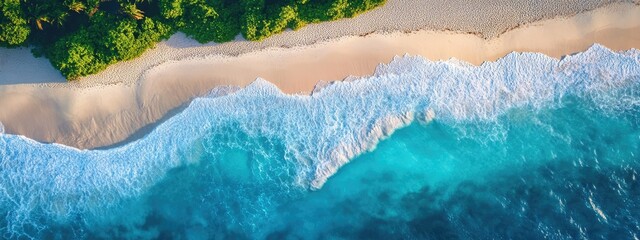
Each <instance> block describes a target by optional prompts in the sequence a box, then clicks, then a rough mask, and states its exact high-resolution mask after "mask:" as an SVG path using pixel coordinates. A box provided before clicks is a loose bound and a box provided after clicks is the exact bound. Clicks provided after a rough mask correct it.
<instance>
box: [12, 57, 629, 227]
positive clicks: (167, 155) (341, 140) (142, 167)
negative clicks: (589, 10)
mask: <svg viewBox="0 0 640 240" xmlns="http://www.w3.org/2000/svg"><path fill="white" fill-rule="evenodd" d="M639 76H640V51H638V50H630V51H627V52H622V53H614V52H612V51H610V50H609V49H606V48H605V47H602V46H600V45H594V46H593V47H591V48H590V49H589V50H588V51H586V52H583V53H579V54H576V55H573V56H568V57H566V58H564V59H562V60H557V59H554V58H550V57H547V56H545V55H542V54H535V53H512V54H509V55H507V56H505V57H504V58H502V59H500V60H498V61H496V62H487V63H484V64H482V65H481V66H472V65H470V64H467V63H464V62H461V61H458V60H449V61H443V62H433V61H429V60H426V59H424V58H422V57H418V56H414V57H412V56H405V57H396V58H395V59H394V60H393V61H392V62H391V63H390V64H388V65H381V66H379V67H378V68H377V70H376V71H375V73H374V74H373V75H372V76H370V77H366V78H362V79H358V80H354V81H349V82H335V83H332V84H329V85H327V86H325V87H324V88H322V89H321V90H318V91H316V92H314V93H313V94H312V95H311V96H302V95H286V94H283V93H282V92H281V91H280V90H279V89H278V88H277V87H276V86H274V85H273V84H271V83H269V82H267V81H266V80H263V79H258V80H256V81H255V82H254V83H253V84H251V85H250V86H248V87H246V88H244V89H235V88H225V89H219V90H215V91H213V92H212V93H211V94H210V95H209V96H207V97H202V98H197V99H195V100H194V101H193V102H192V103H191V104H190V105H189V107H187V108H186V109H185V110H184V111H183V112H182V113H180V114H178V115H176V116H174V117H172V118H170V119H168V120H167V121H166V122H164V123H162V124H160V125H159V126H158V127H157V128H156V129H155V130H154V131H153V132H151V133H150V134H148V135H147V136H146V137H144V138H142V139H140V140H137V141H134V142H131V143H129V144H127V145H124V146H121V147H118V148H113V149H107V150H79V149H75V148H71V147H66V146H62V145H58V144H42V143H38V142H36V141H33V140H30V139H28V138H25V137H22V136H16V135H9V134H3V135H0V170H1V171H0V209H2V212H3V213H6V214H5V216H6V219H5V220H6V222H7V226H6V227H7V230H8V232H11V233H18V232H21V231H23V230H24V229H25V228H28V227H35V228H37V227H39V226H40V225H39V223H38V221H40V220H38V219H42V218H44V219H49V220H51V221H55V222H59V223H64V222H65V221H73V220H74V219H77V218H78V217H80V218H82V219H84V220H83V221H85V222H89V221H106V220H104V219H100V217H101V216H104V215H105V213H108V211H110V210H111V209H114V208H117V207H118V206H119V204H121V202H122V201H126V200H127V199H131V198H135V197H136V196H139V195H141V194H144V193H145V191H147V190H148V189H149V188H150V187H152V186H153V185H154V184H156V183H157V182H158V181H160V180H161V179H162V178H163V176H164V175H165V174H166V173H167V172H168V171H169V170H171V169H173V168H176V167H179V166H183V165H186V164H191V163H194V162H197V161H198V159H199V158H198V157H197V155H198V154H199V152H201V151H203V150H202V144H203V143H202V140H203V139H204V138H206V136H211V134H213V135H216V136H229V135H230V134H229V133H226V132H224V131H228V129H229V127H230V126H232V127H233V128H232V129H234V130H235V131H242V132H243V133H244V134H246V135H247V136H250V137H256V138H265V139H273V140H274V141H278V142H280V143H282V144H283V145H284V149H283V150H282V151H284V152H285V153H284V154H283V156H284V158H285V159H284V160H285V161H286V162H287V163H290V164H292V165H293V166H294V168H295V175H296V177H295V181H293V182H292V183H290V184H291V185H292V186H296V187H300V188H303V189H317V188H320V187H322V185H323V184H324V183H325V181H326V180H327V179H328V178H329V177H330V176H331V175H333V174H334V173H335V172H336V171H337V170H338V168H340V167H341V166H343V165H344V164H346V163H347V162H348V161H349V160H350V159H352V158H354V157H356V156H357V155H359V154H361V153H363V152H365V151H369V150H371V149H373V148H374V147H375V146H376V144H377V143H378V142H379V141H380V140H381V139H382V138H384V137H385V136H388V135H389V134H391V133H392V132H393V131H394V130H396V129H398V128H400V127H402V126H405V125H407V124H409V123H411V122H413V121H415V120H423V121H429V120H431V119H434V118H435V119H438V120H442V121H452V122H458V121H460V122H469V121H492V119H495V118H496V117H497V116H499V115H500V114H501V113H504V112H505V111H507V110H509V109H511V108H514V107H519V106H531V107H533V109H535V108H539V107H542V106H548V105H549V104H554V103H555V102H558V101H560V100H561V99H562V97H563V96H565V95H567V94H575V95H594V96H598V95H600V93H603V92H608V91H612V90H616V89H622V88H625V87H628V86H632V85H634V84H638V83H637V79H638V77H639ZM602 104H607V103H602ZM220 141H227V142H228V143H226V144H227V145H233V146H235V147H239V148H243V147H245V148H250V147H249V146H244V145H243V142H242V140H238V139H235V140H234V139H228V138H227V139H225V140H220ZM219 146H224V144H222V145H219ZM247 150H248V151H251V149H247ZM204 151H216V150H215V149H207V148H206V149H205V150H204ZM107 215H108V214H107ZM5 237H6V236H5Z"/></svg>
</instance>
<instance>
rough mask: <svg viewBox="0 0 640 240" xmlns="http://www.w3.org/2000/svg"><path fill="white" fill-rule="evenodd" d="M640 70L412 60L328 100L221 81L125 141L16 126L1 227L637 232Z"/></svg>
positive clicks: (274, 232) (475, 234)
mask: <svg viewBox="0 0 640 240" xmlns="http://www.w3.org/2000/svg"><path fill="white" fill-rule="evenodd" d="M639 76H640V53H639V52H638V51H630V52H626V53H612V52H610V51H609V50H608V49H605V48H602V47H600V46H595V47H593V48H592V49H590V50H589V51H587V52H585V53H583V54H578V55H576V56H572V57H568V58H566V59H564V60H562V61H558V60H554V59H551V58H548V57H545V56H542V55H539V54H511V55H509V56H507V57H505V58H504V59H502V60H500V61H498V62H496V63H488V64H485V65H483V66H481V67H473V66H469V65H467V64H465V63H461V62H457V61H449V62H429V61H427V60H424V59H422V58H419V57H408V58H399V59H396V60H395V61H394V62H393V63H391V64H390V65H388V66H382V67H380V68H379V69H378V70H377V71H376V75H375V76H373V77H370V78H368V79H362V80H357V81H355V82H349V83H338V84H334V85H331V86H328V87H326V88H325V89H323V90H322V91H320V92H318V93H316V94H314V95H313V96H312V97H305V96H287V95H283V94H282V93H280V92H279V91H278V90H277V89H275V88H274V87H273V86H272V85H270V84H268V83H266V82H264V81H258V82H257V83H255V84H253V85H252V86H250V87H249V88H247V89H243V90H238V91H236V92H235V93H230V94H228V92H229V91H223V92H225V93H224V94H222V93H221V92H217V93H214V94H212V96H211V97H209V98H201V99H197V100H195V101H194V102H193V103H192V104H191V105H190V106H189V107H188V108H187V109H186V110H185V111H184V112H183V113H181V114H178V115H177V116H175V117H173V118H171V119H169V120H168V121H167V122H165V123H163V124H161V125H160V126H159V127H158V128H157V129H156V130H154V131H153V132H152V133H151V134H149V135H148V136H147V137H145V138H143V139H141V140H139V141H136V142H132V143H130V144H127V145H126V146H123V147H119V148H114V149H108V150H100V151H86V150H77V149H73V148H69V147H65V146H61V145H55V144H53V145H51V144H49V145H46V144H40V143H36V142H33V141H31V140H29V139H26V138H24V137H20V136H13V135H7V134H4V135H0V156H1V157H2V158H1V160H2V161H1V165H0V170H1V171H2V174H1V175H0V193H1V195H0V211H2V213H3V214H2V215H3V216H5V217H4V218H3V219H2V221H1V222H0V226H3V227H2V228H1V229H0V231H1V232H2V234H3V237H13V238H18V237H35V238H49V239H51V238H53V239H55V238H58V239H69V238H107V239H112V238H133V239H141V238H175V239H219V238H233V239H242V238H248V239H263V238H271V239H298V238H302V239H318V238H322V239H325V238H337V239H341V238H365V239H389V238H392V239H393V238H403V239H425V238H426V239H429V238H433V239H451V238H462V239H468V238H476V239H477V238H479V239H485V238H554V239H565V238H611V239H634V238H637V237H638V235H640V234H639V232H640V223H639V221H640V219H639V218H638V217H637V215H638V214H637V213H638V212H640V201H639V200H638V196H640V183H639V182H638V179H637V178H638V177H640V176H638V171H639V170H640V161H639V160H638V157H636V156H639V155H640V128H639V126H638V123H640V121H639V120H640V114H639V113H640V92H639V91H638V90H640V78H639ZM225 94H228V95H225ZM396 129H398V130H397V131H395V130H396ZM394 131H395V132H394ZM338 169H339V170H338Z"/></svg>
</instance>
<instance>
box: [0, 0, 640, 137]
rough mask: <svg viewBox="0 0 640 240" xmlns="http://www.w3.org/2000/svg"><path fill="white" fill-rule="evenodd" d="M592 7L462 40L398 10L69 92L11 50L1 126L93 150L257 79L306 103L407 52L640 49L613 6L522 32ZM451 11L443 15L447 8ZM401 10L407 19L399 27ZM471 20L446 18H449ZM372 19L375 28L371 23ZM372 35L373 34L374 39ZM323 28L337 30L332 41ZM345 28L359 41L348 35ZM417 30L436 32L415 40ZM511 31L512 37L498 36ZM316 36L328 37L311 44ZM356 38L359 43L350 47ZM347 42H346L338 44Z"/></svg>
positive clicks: (195, 48) (2, 73)
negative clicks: (313, 94) (306, 97)
mask: <svg viewBox="0 0 640 240" xmlns="http://www.w3.org/2000/svg"><path fill="white" fill-rule="evenodd" d="M406 2H412V1H406ZM413 2H421V1H413ZM434 2H436V3H439V1H434ZM523 2H525V1H523ZM555 2H564V1H555ZM585 2H589V4H587V3H581V4H582V5H580V6H578V8H574V7H570V6H572V5H570V4H564V3H555V5H554V3H550V4H549V5H548V6H549V7H550V8H553V9H555V10H554V11H551V10H548V11H546V12H545V11H540V12H541V14H537V15H536V14H524V15H522V16H519V17H517V18H515V17H511V18H509V16H506V15H500V14H498V15H496V16H494V17H490V18H487V19H488V20H486V21H484V22H483V21H479V20H477V21H476V20H474V18H476V17H478V16H483V15H482V14H480V15H476V16H474V18H468V19H466V18H465V19H461V20H459V21H457V22H456V23H458V25H450V26H451V27H449V29H456V30H459V31H457V32H454V31H433V30H428V29H446V28H443V27H438V26H440V25H437V24H436V23H437V22H438V21H437V19H438V18H437V17H434V18H429V19H420V18H418V20H415V19H414V20H411V19H405V20H402V19H404V18H407V16H409V17H414V18H415V17H417V16H420V15H419V14H420V13H422V14H426V13H429V12H428V11H435V10H434V9H433V8H436V7H437V6H440V5H437V4H435V3H434V6H436V7H434V6H426V5H425V4H419V3H400V2H399V1H391V2H390V3H389V4H390V5H389V6H385V8H381V9H378V10H375V11H373V12H371V13H369V14H365V15H363V16H362V17H359V18H356V19H350V20H345V21H338V22H335V23H328V24H320V25H313V26H311V27H309V28H304V29H302V31H299V32H288V33H285V34H282V35H278V36H276V37H274V38H270V39H268V40H267V41H265V42H260V43H251V42H245V41H238V42H233V43H229V44H209V45H198V44H195V43H194V42H193V41H191V40H188V39H186V38H185V37H184V36H183V35H180V34H178V35H176V36H174V37H172V38H171V39H170V40H169V41H166V42H163V43H161V44H159V45H158V47H157V48H156V49H155V50H153V51H149V52H147V53H145V54H144V55H143V56H142V57H141V58H139V59H136V60H133V61H130V62H125V63H120V64H117V65H116V66H114V67H111V68H109V69H108V70H107V71H105V72H104V73H101V74H97V75H94V76H91V77H88V78H86V79H83V80H82V81H81V82H79V83H75V84H67V83H62V82H63V81H64V79H62V77H61V76H60V74H59V73H57V72H56V71H55V69H53V68H52V67H51V66H50V64H48V62H47V60H46V59H36V58H33V57H29V55H28V50H25V49H14V50H6V49H4V50H2V51H0V122H2V123H3V125H4V126H5V129H6V132H7V133H14V134H21V135H25V136H27V137H30V138H34V139H36V140H39V141H44V142H58V143H62V144H65V145H70V146H75V147H79V148H95V147H102V146H109V145H112V144H115V143H119V142H122V141H124V140H127V139H133V138H135V137H137V136H139V135H141V134H144V133H145V132H147V131H149V129H151V128H152V124H151V123H154V122H157V121H158V120H159V119H161V118H162V117H166V116H167V114H168V113H170V112H171V111H173V112H176V111H177V110H179V109H180V108H181V106H184V105H185V104H187V103H188V102H189V101H190V100H191V99H192V98H194V97H196V96H200V95H202V94H205V93H207V92H209V91H210V90H211V89H212V88H215V87H216V86H221V85H237V86H245V85H247V84H249V83H250V82H252V81H253V80H255V78H257V77H262V78H265V79H267V80H269V81H272V82H273V83H275V84H276V85H277V86H278V87H280V88H281V89H282V90H283V91H284V92H287V93H308V92H310V91H311V90H312V89H313V87H314V85H315V84H316V83H317V82H318V81H322V80H324V81H332V80H339V79H343V78H345V77H347V76H350V75H354V76H362V75H368V74H371V73H372V72H373V70H374V69H375V67H376V66H377V65H378V64H380V63H386V62H389V61H390V60H391V59H392V58H393V57H394V56H396V55H403V54H406V53H408V54H412V55H421V56H424V57H427V58H429V59H432V60H443V59H449V58H451V57H455V58H458V59H462V60H465V61H469V62H471V63H473V64H480V63H482V62H483V61H493V60H496V59H498V58H500V57H502V56H504V55H505V54H507V53H509V52H512V51H533V52H542V53H545V54H547V55H550V56H553V57H561V56H563V55H567V54H571V53H574V52H578V51H582V50H585V49H587V48H588V47H589V46H591V45H592V44H593V43H600V44H603V45H605V46H607V47H609V48H611V49H614V50H626V49H630V48H640V6H638V5H637V3H636V4H633V3H630V2H628V3H616V4H611V5H607V6H606V7H602V8H598V9H596V10H594V11H588V12H582V13H579V14H577V15H574V16H571V17H560V18H554V19H550V20H543V21H538V22H534V23H531V24H526V25H523V23H525V22H530V21H533V20H536V19H540V18H546V17H549V16H548V14H549V12H552V13H554V14H555V15H558V14H559V15H564V14H570V13H575V12H581V11H584V10H585V9H590V8H594V7H598V6H601V5H602V4H604V3H606V2H608V1H592V2H590V1H585ZM444 3H445V2H442V3H441V6H440V7H445V6H448V5H446V4H444ZM414 4H417V5H420V6H417V5H416V6H414ZM452 5H455V4H452ZM461 5H464V6H467V7H468V6H469V5H472V4H467V5H465V4H461ZM479 5H482V4H479ZM565 5H566V6H565ZM506 6H507V7H508V8H514V9H515V8H516V7H518V8H517V9H521V8H522V9H527V6H529V7H530V6H533V5H532V4H527V3H522V2H521V3H520V4H519V5H518V4H515V5H513V4H512V5H509V4H507V5H506ZM545 6H547V5H545ZM563 6H564V8H563ZM420 7H422V8H420ZM494 7H495V6H494ZM416 9H417V10H416ZM558 9H560V10H558ZM403 10H404V11H407V12H408V14H404V15H402V16H395V18H394V17H392V16H391V15H392V14H394V13H395V14H397V13H398V12H400V11H403ZM440 10H442V9H440ZM463 10H464V9H463ZM463 10H460V9H448V11H450V12H451V14H452V16H455V15H456V14H457V13H458V12H459V11H463ZM425 11H426V12H425ZM466 11H467V13H468V12H469V11H470V10H469V9H467V10H466ZM487 11H489V10H487ZM518 11H520V10H518ZM518 11H516V10H513V11H506V12H507V13H508V14H514V13H517V12H518ZM478 12H482V11H478ZM493 12H495V10H494V11H493ZM534 12H535V11H534ZM508 14H507V15H508ZM386 15H390V16H389V18H390V19H395V21H396V22H394V24H387V25H385V24H384V21H382V23H381V21H379V20H373V19H375V18H378V17H381V16H386ZM425 16H426V15H425ZM495 17H503V18H504V19H507V20H509V21H506V20H505V21H503V22H507V23H509V24H498V25H491V24H492V23H493V21H498V20H500V19H498V20H496V19H495ZM423 18H424V17H423ZM434 19H436V20H434ZM368 20H370V21H372V22H371V23H370V24H369V23H367V22H366V21H368ZM360 21H364V22H360ZM387 21H390V20H388V19H387ZM411 21H413V22H411ZM416 22H417V23H416ZM418 23H419V24H418ZM345 24H347V25H349V24H353V25H354V26H355V27H354V26H344V25H345ZM358 24H360V25H358ZM411 24H413V25H411ZM465 24H466V25H465ZM473 24H480V25H473ZM481 25H482V26H481ZM359 26H365V27H359ZM369 26H373V27H372V29H373V30H371V29H369ZM389 26H391V27H389ZM443 26H444V25H443ZM483 26H484V27H483ZM517 26H519V27H517ZM326 28H332V29H334V28H335V29H336V31H326V30H327V29H326ZM344 29H356V30H357V31H350V32H347V33H344V32H341V31H342V30H344ZM416 29H427V30H418V31H413V30H416ZM474 29H475V30H474ZM508 29H512V30H509V31H507V32H505V33H503V34H501V35H499V36H498V37H495V36H497V34H499V33H501V32H504V31H506V30H508ZM460 31H462V32H460ZM315 32H322V33H324V32H328V33H327V34H324V35H322V34H320V35H318V34H315V35H314V33H315ZM371 32H374V33H371ZM464 32H473V33H475V34H469V33H464ZM332 34H337V35H336V36H333V35H332ZM353 34H356V35H362V36H349V35H353ZM345 35H346V36H347V37H340V36H345ZM305 36H315V38H313V37H312V38H306V37H305ZM287 37H290V38H287ZM334 37H338V38H335V39H334ZM281 38H284V39H281ZM325 39H331V40H325ZM311 43H313V44H311ZM305 44H311V45H308V46H305ZM169 115H170V114H169ZM150 124H151V125H150Z"/></svg>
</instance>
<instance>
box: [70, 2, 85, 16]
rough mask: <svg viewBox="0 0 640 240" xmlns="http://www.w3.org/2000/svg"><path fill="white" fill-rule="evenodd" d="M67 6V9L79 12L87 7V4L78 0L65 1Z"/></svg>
mask: <svg viewBox="0 0 640 240" xmlns="http://www.w3.org/2000/svg"><path fill="white" fill-rule="evenodd" d="M66 5H67V7H69V10H71V11H74V12H77V13H79V12H81V11H84V10H85V9H87V6H85V5H84V3H82V2H79V1H74V0H72V1H67V4H66Z"/></svg>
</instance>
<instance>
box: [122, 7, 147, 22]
mask: <svg viewBox="0 0 640 240" xmlns="http://www.w3.org/2000/svg"><path fill="white" fill-rule="evenodd" d="M122 11H123V12H124V13H125V14H127V15H129V16H130V17H132V18H133V19H135V20H140V19H143V18H144V12H143V11H142V10H140V9H138V6H136V4H135V3H131V4H125V5H124V6H122Z"/></svg>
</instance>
